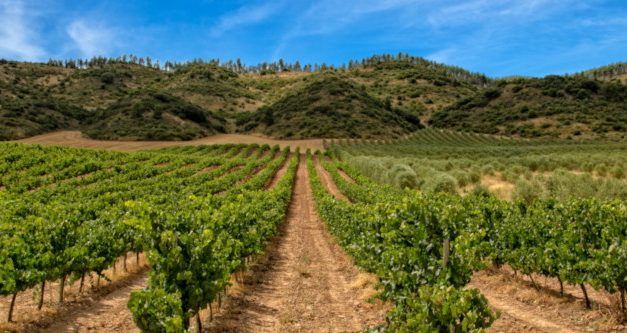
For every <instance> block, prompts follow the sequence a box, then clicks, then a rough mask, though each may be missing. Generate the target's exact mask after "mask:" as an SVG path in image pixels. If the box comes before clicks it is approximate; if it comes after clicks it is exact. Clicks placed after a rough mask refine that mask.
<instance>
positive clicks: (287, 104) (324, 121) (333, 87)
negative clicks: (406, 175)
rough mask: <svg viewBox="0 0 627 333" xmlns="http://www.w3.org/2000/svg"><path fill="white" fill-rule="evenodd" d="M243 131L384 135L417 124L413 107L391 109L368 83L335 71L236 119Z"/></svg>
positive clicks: (295, 136) (287, 134)
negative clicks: (361, 83)
mask: <svg viewBox="0 0 627 333" xmlns="http://www.w3.org/2000/svg"><path fill="white" fill-rule="evenodd" d="M238 126H239V127H238V128H239V129H240V130H241V131H243V132H258V133H263V134H265V135H268V136H271V137H277V138H290V139H307V138H341V137H351V138H386V137H398V136H401V135H403V134H407V133H410V132H412V131H415V130H416V129H418V128H420V127H421V125H420V121H419V119H418V118H417V117H416V116H414V115H412V114H411V113H407V112H403V111H400V110H395V109H392V107H391V105H389V103H387V104H386V103H385V102H382V101H380V100H377V99H375V98H374V97H372V96H370V95H369V94H368V93H367V92H366V88H365V87H363V86H358V85H357V84H355V83H354V82H352V81H350V80H348V79H345V78H342V77H339V76H337V75H333V74H326V75H322V76H321V77H316V78H313V79H311V82H309V83H308V84H307V85H305V87H303V88H302V89H299V90H297V91H294V92H293V93H292V94H290V95H288V96H285V97H284V98H281V99H279V100H278V101H276V102H275V103H273V104H272V105H269V106H264V107H262V108H261V109H260V110H259V111H258V112H255V113H252V114H248V115H245V116H244V117H241V118H240V119H239V120H238Z"/></svg>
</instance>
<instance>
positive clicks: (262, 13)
mask: <svg viewBox="0 0 627 333" xmlns="http://www.w3.org/2000/svg"><path fill="white" fill-rule="evenodd" d="M281 6H282V4H281V2H278V1H277V2H268V3H263V4H260V5H255V6H243V7H240V8H239V9H237V10H236V11H234V12H231V13H228V14H225V15H223V16H222V17H220V18H219V19H218V22H217V23H216V24H215V25H214V26H213V27H212V28H211V35H212V36H214V37H220V36H222V35H223V34H224V33H226V32H228V31H230V30H233V29H235V28H237V27H240V26H245V25H250V24H255V23H259V22H262V21H264V20H265V19H267V18H269V17H270V16H272V15H273V14H275V13H277V12H278V10H279V9H280V8H281Z"/></svg>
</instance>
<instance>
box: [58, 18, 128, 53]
mask: <svg viewBox="0 0 627 333" xmlns="http://www.w3.org/2000/svg"><path fill="white" fill-rule="evenodd" d="M66 32H67V34H68V36H70V38H71V39H72V41H73V42H74V44H75V47H76V48H78V49H79V50H80V52H81V53H82V55H83V56H84V57H93V56H101V55H106V54H107V53H108V51H109V50H111V49H112V47H113V46H114V44H115V43H116V34H115V32H114V31H113V30H111V29H109V28H106V27H104V26H102V25H93V24H89V23H87V22H85V21H83V20H76V21H74V22H72V23H71V24H70V25H69V26H68V27H67V29H66Z"/></svg>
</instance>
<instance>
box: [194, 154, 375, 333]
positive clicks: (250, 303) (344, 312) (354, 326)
mask: <svg viewBox="0 0 627 333" xmlns="http://www.w3.org/2000/svg"><path fill="white" fill-rule="evenodd" d="M272 244H273V245H272V246H271V247H270V248H269V250H268V252H267V254H266V256H265V257H264V259H261V260H260V261H259V262H258V263H257V264H256V265H254V266H253V267H251V272H250V273H249V276H248V278H247V279H246V282H245V283H244V284H243V285H241V286H238V287H237V288H233V289H237V290H233V291H232V292H231V293H230V295H229V298H228V299H227V301H226V302H225V304H223V307H222V310H220V311H219V312H218V313H217V314H215V316H214V320H213V322H211V323H209V324H206V328H207V331H209V332H255V333H257V332H355V331H360V330H362V329H364V328H366V327H369V326H374V325H377V324H380V323H382V322H383V320H384V318H385V313H386V310H387V309H386V308H385V306H383V305H382V304H380V303H376V304H370V303H368V302H366V299H367V298H368V297H369V296H372V294H371V293H370V292H369V288H370V286H371V284H372V282H373V281H368V279H367V278H366V277H365V275H364V274H360V272H359V271H358V270H357V269H356V268H355V266H353V264H352V262H351V261H350V258H348V257H347V256H346V255H345V254H344V253H343V252H342V251H341V249H340V248H339V246H338V245H337V244H336V243H335V242H334V241H333V239H332V238H331V236H330V235H329V234H328V232H327V230H326V229H325V227H324V225H323V224H322V222H321V221H320V220H319V219H318V217H317V214H316V211H315V207H314V199H313V193H312V191H311V187H310V185H309V175H308V173H307V168H306V162H305V159H304V158H302V159H301V161H300V163H299V166H298V171H297V175H296V183H295V187H294V191H293V196H292V201H291V203H290V206H289V210H288V214H287V220H286V222H285V223H284V224H283V226H282V228H281V230H280V232H279V235H278V236H277V237H276V239H275V240H274V241H273V242H272ZM205 319H208V318H205Z"/></svg>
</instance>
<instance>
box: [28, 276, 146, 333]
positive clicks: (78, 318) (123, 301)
mask: <svg viewBox="0 0 627 333" xmlns="http://www.w3.org/2000/svg"><path fill="white" fill-rule="evenodd" d="M147 283H148V274H147V273H146V272H144V273H141V274H138V275H137V276H136V277H135V278H134V279H132V280H130V281H128V283H127V284H126V285H125V286H124V287H121V288H118V289H116V290H115V291H113V292H111V293H110V294H107V295H106V296H104V297H102V298H100V299H97V300H95V301H93V302H90V303H88V304H85V305H84V306H81V308H80V309H77V310H76V311H72V312H70V313H69V314H68V315H67V316H66V317H62V318H58V319H57V320H55V323H54V324H53V325H51V326H50V327H48V328H46V329H42V330H40V332H48V333H66V332H88V331H92V332H127V333H131V332H139V329H138V328H137V327H136V326H135V323H134V322H133V316H132V314H131V311H130V310H129V309H128V307H127V303H128V298H129V295H130V294H131V292H132V291H133V290H137V289H141V288H144V287H146V285H147Z"/></svg>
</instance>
